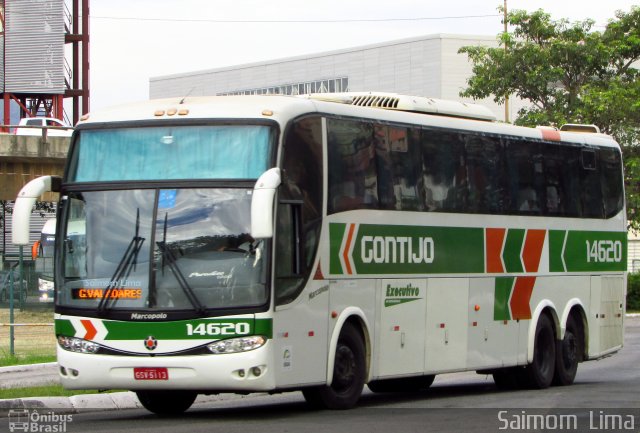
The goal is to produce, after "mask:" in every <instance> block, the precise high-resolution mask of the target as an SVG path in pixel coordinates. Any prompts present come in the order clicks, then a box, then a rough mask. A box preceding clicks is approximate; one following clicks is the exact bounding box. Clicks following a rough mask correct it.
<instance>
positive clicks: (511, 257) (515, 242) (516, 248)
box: [502, 229, 525, 273]
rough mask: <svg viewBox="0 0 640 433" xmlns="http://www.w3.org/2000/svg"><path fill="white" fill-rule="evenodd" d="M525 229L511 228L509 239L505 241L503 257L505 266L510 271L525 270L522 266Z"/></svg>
mask: <svg viewBox="0 0 640 433" xmlns="http://www.w3.org/2000/svg"><path fill="white" fill-rule="evenodd" d="M524 235H525V230H524V229H509V231H508V232H507V239H506V240H505V242H504V252H503V253H502V258H503V260H504V266H505V268H506V271H507V272H509V273H518V272H524V269H523V267H522V259H521V258H520V255H521V253H522V244H523V243H524Z"/></svg>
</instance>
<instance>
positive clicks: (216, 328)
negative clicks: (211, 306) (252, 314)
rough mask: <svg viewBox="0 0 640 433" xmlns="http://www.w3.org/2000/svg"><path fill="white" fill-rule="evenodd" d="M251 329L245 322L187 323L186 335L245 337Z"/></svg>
mask: <svg viewBox="0 0 640 433" xmlns="http://www.w3.org/2000/svg"><path fill="white" fill-rule="evenodd" d="M249 332H251V327H250V326H249V324H248V323H247V322H239V323H231V322H221V323H198V324H197V325H195V326H194V325H193V324H192V323H187V335H225V336H226V335H247V334H249Z"/></svg>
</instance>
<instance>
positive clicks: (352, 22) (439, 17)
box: [90, 0, 638, 111]
mask: <svg viewBox="0 0 640 433" xmlns="http://www.w3.org/2000/svg"><path fill="white" fill-rule="evenodd" d="M503 4H504V0H448V1H438V2H435V1H432V0H391V1H390V0H322V1H313V2H311V1H308V0H307V1H304V0H270V1H264V0H93V1H91V2H90V15H91V18H90V38H91V41H90V86H91V99H90V108H91V110H92V111H95V110H98V109H100V108H104V107H107V106H110V105H115V104H120V103H127V102H133V101H139V100H145V99H148V98H149V79H150V78H151V77H158V76H164V75H171V74H177V73H184V72H192V71H198V70H206V69H215V68H220V67H226V66H234V65H241V64H245V63H253V62H260V61H265V60H271V59H279V58H287V57H292V56H298V55H304V54H312V53H319V52H323V51H331V50H338V49H343V48H350V47H357V46H362V45H368V44H374V43H378V42H383V41H391V40H394V39H402V38H409V37H415V36H424V35H431V34H437V33H453V34H470V35H497V34H498V33H500V32H501V31H502V29H503V24H502V17H501V15H500V13H499V11H498V7H499V6H502V5H503ZM634 4H635V5H637V4H638V0H606V1H585V0H507V8H508V10H515V9H521V10H522V9H524V10H527V11H534V10H537V9H543V10H544V11H545V12H547V13H549V14H550V15H551V17H552V19H568V20H570V21H572V22H573V21H582V20H585V19H593V20H595V22H596V27H595V30H603V29H604V26H605V25H606V24H607V22H608V21H609V20H610V19H614V18H615V11H616V10H622V11H624V12H629V11H630V10H631V7H632V6H633V5H634Z"/></svg>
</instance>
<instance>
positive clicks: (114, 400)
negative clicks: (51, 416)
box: [0, 391, 142, 417]
mask: <svg viewBox="0 0 640 433" xmlns="http://www.w3.org/2000/svg"><path fill="white" fill-rule="evenodd" d="M141 407H142V405H141V404H140V402H139V401H138V398H137V397H136V394H135V393H133V392H131V391H124V392H113V393H104V394H79V395H74V396H71V397H29V398H14V399H7V400H0V417H7V416H8V414H9V411H11V410H17V409H46V410H49V411H54V412H55V413H60V414H68V413H72V414H73V413H79V412H86V411H107V410H118V409H139V408H141Z"/></svg>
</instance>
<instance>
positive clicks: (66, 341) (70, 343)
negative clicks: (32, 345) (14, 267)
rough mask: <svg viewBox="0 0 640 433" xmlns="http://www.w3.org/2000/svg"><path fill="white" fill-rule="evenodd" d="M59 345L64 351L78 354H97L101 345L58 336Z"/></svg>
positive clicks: (80, 339)
mask: <svg viewBox="0 0 640 433" xmlns="http://www.w3.org/2000/svg"><path fill="white" fill-rule="evenodd" d="M58 344H59V345H60V347H62V348H63V349H64V350H68V351H69V352H78V353H97V352H98V350H99V349H100V345H99V344H97V343H94V342H93V341H88V340H83V339H82V338H75V337H65V336H64V335H60V336H58Z"/></svg>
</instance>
